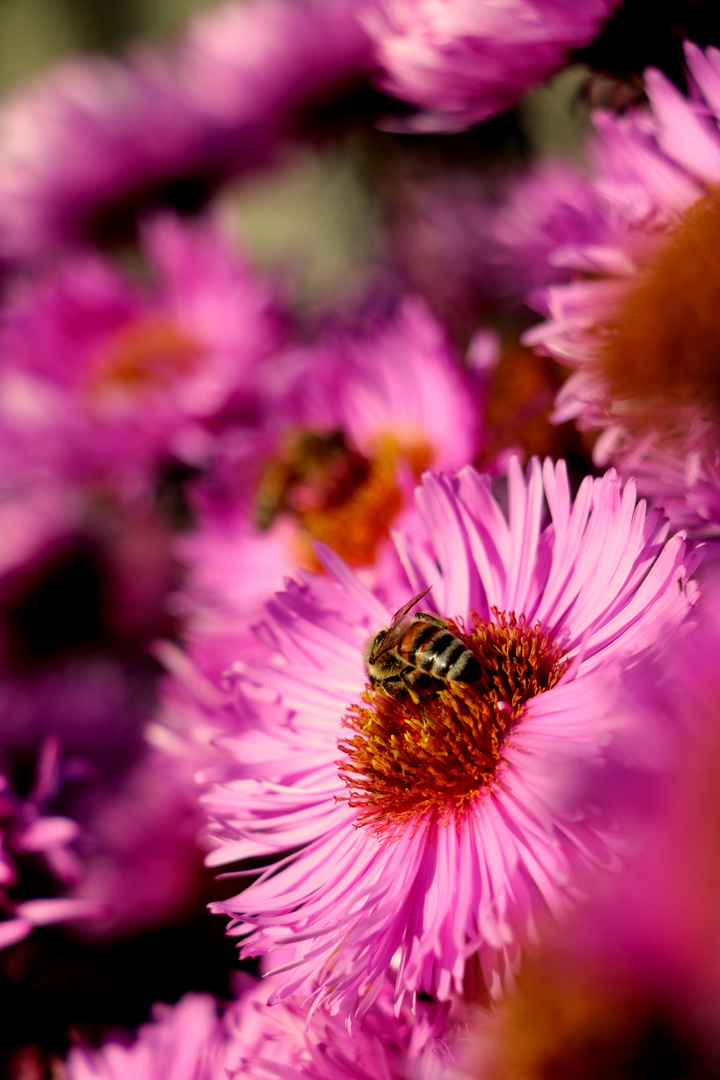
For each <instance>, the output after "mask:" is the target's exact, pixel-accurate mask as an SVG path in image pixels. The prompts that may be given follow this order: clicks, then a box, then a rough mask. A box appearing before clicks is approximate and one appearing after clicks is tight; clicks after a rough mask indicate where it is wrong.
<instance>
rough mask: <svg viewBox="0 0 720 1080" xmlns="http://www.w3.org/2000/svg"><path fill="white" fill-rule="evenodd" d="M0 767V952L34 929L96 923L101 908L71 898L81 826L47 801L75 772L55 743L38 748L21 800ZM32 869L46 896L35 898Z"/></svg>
mask: <svg viewBox="0 0 720 1080" xmlns="http://www.w3.org/2000/svg"><path fill="white" fill-rule="evenodd" d="M1 768H2V771H0V914H1V915H2V918H1V919H0V949H5V948H7V947H8V946H10V945H15V944H16V943H17V942H18V941H22V940H23V938H26V937H27V936H28V934H30V933H31V932H32V931H33V929H34V928H35V927H36V926H47V925H50V924H53V923H67V922H73V921H80V922H86V921H92V920H93V919H97V918H99V917H100V916H101V915H103V913H104V905H103V904H102V903H98V902H97V901H96V900H90V899H86V898H80V897H75V896H73V895H72V891H73V889H74V887H75V886H76V885H77V884H78V882H79V881H80V880H81V879H82V873H83V865H82V860H81V858H80V855H79V850H78V842H79V841H80V839H81V828H80V826H79V824H78V822H77V821H75V820H74V819H73V818H71V817H67V816H66V815H64V814H59V813H57V812H56V811H55V810H54V807H53V802H54V801H55V800H56V798H57V796H58V794H59V792H60V790H61V788H62V787H63V785H64V784H65V783H66V782H67V781H68V780H72V779H73V775H72V774H73V771H77V769H75V770H73V762H72V761H67V760H65V761H64V760H63V759H62V756H61V752H60V743H59V741H58V740H57V739H56V738H48V739H47V740H46V741H45V743H44V744H43V746H42V747H41V748H40V752H39V754H38V758H37V762H36V768H35V780H34V783H33V786H32V788H31V790H30V792H29V793H28V794H27V796H25V797H22V796H21V795H19V794H18V793H17V792H16V791H15V790H14V789H13V787H12V784H11V782H10V778H9V776H8V772H9V768H8V765H7V763H6V762H2V766H1ZM38 867H39V868H41V869H42V874H41V878H40V879H41V880H42V879H43V878H47V879H49V881H51V882H52V885H53V887H54V888H53V891H51V892H50V895H40V896H38V895H36V892H35V889H34V888H33V883H34V882H35V881H36V878H37V868H38ZM33 868H34V870H33Z"/></svg>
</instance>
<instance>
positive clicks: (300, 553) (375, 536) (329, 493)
mask: <svg viewBox="0 0 720 1080" xmlns="http://www.w3.org/2000/svg"><path fill="white" fill-rule="evenodd" d="M430 462H431V454H430V450H429V447H427V445H426V444H424V443H423V442H422V441H419V440H418V441H413V442H410V441H408V442H405V443H403V442H401V440H399V439H398V438H397V437H396V436H394V435H384V436H382V437H380V438H378V439H377V440H376V441H375V444H374V446H373V447H372V448H371V451H370V453H369V454H368V455H367V456H366V455H364V454H361V453H360V452H359V451H358V450H356V449H353V448H351V447H350V446H348V444H347V442H346V440H345V438H344V436H343V433H342V432H340V431H333V432H328V433H325V434H317V433H313V432H300V433H297V434H294V435H292V436H290V437H289V439H288V440H287V443H286V446H285V447H284V448H283V450H282V451H281V453H280V455H279V456H278V458H277V459H276V460H275V461H273V462H271V463H270V465H269V466H268V467H267V469H266V471H265V473H264V475H263V478H262V480H261V483H260V488H259V491H258V497H257V501H256V520H257V522H258V524H259V525H260V527H261V528H263V527H264V528H267V527H268V526H269V525H270V524H271V523H272V521H273V520H274V518H275V517H276V515H277V514H278V513H289V514H291V515H292V516H293V517H294V518H295V520H296V522H297V524H298V532H297V535H296V541H295V543H296V551H295V557H296V559H297V561H298V562H299V563H300V564H301V565H303V566H305V567H307V568H308V569H311V570H315V571H317V570H319V569H320V567H319V564H318V562H317V559H316V558H315V555H314V553H313V549H312V542H313V541H314V540H320V541H322V542H323V543H324V544H327V545H328V547H331V548H332V549H333V550H334V551H336V552H337V553H338V554H339V555H340V556H342V558H343V559H344V560H345V562H347V563H348V564H349V565H350V566H368V565H370V564H371V563H372V562H373V561H374V559H375V553H376V550H377V547H378V544H379V543H380V541H381V540H383V539H384V538H385V537H387V536H388V534H389V531H390V527H391V525H392V523H393V521H394V519H395V517H396V515H397V514H398V512H399V510H400V509H401V507H402V501H403V500H402V494H401V491H400V488H399V486H398V472H399V470H400V469H401V468H403V467H404V468H405V469H406V470H407V471H408V472H409V474H410V475H411V476H412V477H413V478H414V479H415V480H418V479H419V478H420V476H421V474H422V471H423V469H424V468H425V467H426V466H427V465H429V464H430Z"/></svg>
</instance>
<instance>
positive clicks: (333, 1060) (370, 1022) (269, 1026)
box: [225, 979, 450, 1080]
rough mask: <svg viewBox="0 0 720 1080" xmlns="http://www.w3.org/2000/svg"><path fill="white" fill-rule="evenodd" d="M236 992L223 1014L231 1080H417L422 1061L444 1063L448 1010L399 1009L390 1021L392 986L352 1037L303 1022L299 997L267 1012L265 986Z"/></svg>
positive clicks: (330, 1021) (314, 1019) (317, 1022)
mask: <svg viewBox="0 0 720 1080" xmlns="http://www.w3.org/2000/svg"><path fill="white" fill-rule="evenodd" d="M270 981H272V980H270ZM240 985H241V986H242V987H243V990H244V992H243V993H241V994H240V996H239V998H238V1000H237V1002H235V1003H234V1004H233V1005H231V1006H230V1008H229V1009H228V1011H227V1012H226V1014H225V1025H226V1028H227V1032H228V1042H227V1049H226V1054H225V1068H226V1069H227V1076H228V1078H229V1080H231V1078H235V1077H238V1078H239V1077H241V1076H249V1077H253V1078H255V1080H264V1078H266V1077H268V1076H276V1075H277V1073H278V1071H279V1070H280V1069H282V1072H283V1075H284V1076H286V1077H288V1078H294V1077H297V1078H298V1080H300V1078H301V1077H308V1076H309V1077H312V1078H313V1080H377V1077H379V1076H382V1077H387V1078H388V1080H390V1078H391V1080H401V1078H402V1080H405V1078H409V1077H414V1076H416V1075H417V1072H418V1067H419V1065H420V1062H421V1061H422V1060H423V1059H427V1060H428V1061H429V1062H432V1063H433V1064H434V1065H436V1066H437V1067H438V1069H440V1068H441V1067H442V1065H443V1064H445V1063H446V1062H447V1061H448V1060H449V1056H448V1054H447V1050H446V1047H445V1045H444V1037H445V1036H446V1034H447V1032H448V1030H450V1029H449V1026H448V1010H447V1008H445V1007H443V1006H437V1005H435V1004H429V1003H425V1002H418V1003H417V1004H416V1008H415V1009H414V1010H413V1011H411V1010H410V1009H409V1008H407V1007H404V1008H402V1009H401V1010H400V1012H399V1014H396V1012H395V1009H394V1007H393V994H392V987H391V985H390V984H387V983H386V984H385V986H384V987H383V989H382V991H381V993H380V995H379V996H378V998H377V1000H376V1001H375V1003H374V1005H373V1006H372V1008H371V1009H370V1010H369V1011H368V1013H367V1015H366V1016H365V1017H364V1018H363V1022H362V1024H359V1025H355V1026H354V1028H353V1030H352V1031H350V1032H349V1031H348V1029H347V1027H346V1025H345V1023H344V1022H343V1020H342V1018H341V1017H337V1016H335V1017H331V1016H329V1015H328V1013H326V1012H315V1013H313V1014H312V1015H310V1016H309V1015H308V1013H307V1011H306V1010H305V1008H304V1007H303V1005H302V1002H301V1001H300V1000H298V998H297V997H296V998H291V999H289V1000H287V1001H283V1002H280V1003H278V1004H276V1005H272V1006H270V1005H267V1004H266V999H267V994H268V987H267V985H266V984H265V982H262V983H258V982H256V981H255V980H253V981H251V980H249V979H248V980H247V981H246V984H245V983H242V984H240ZM423 1075H427V1072H425V1073H423Z"/></svg>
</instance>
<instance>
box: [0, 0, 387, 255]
mask: <svg viewBox="0 0 720 1080" xmlns="http://www.w3.org/2000/svg"><path fill="white" fill-rule="evenodd" d="M354 7H355V5H354V3H353V2H351V0H253V2H252V3H234V2H231V3H225V4H224V5H221V6H219V7H217V8H215V9H214V10H212V11H208V12H205V13H203V14H202V15H198V16H196V18H195V19H194V20H193V21H192V22H191V23H190V25H189V26H188V27H187V28H186V30H185V31H184V33H183V34H182V36H181V38H180V40H179V41H178V42H177V43H176V45H175V47H174V48H173V49H170V48H168V49H166V50H165V51H162V52H161V51H160V50H152V49H151V48H150V47H148V46H145V47H144V48H142V49H136V50H135V51H134V52H132V53H130V54H129V55H128V56H126V57H125V58H124V59H123V60H110V59H108V58H99V57H84V58H80V59H76V60H73V61H69V62H67V63H65V64H63V65H61V66H59V67H57V68H55V69H53V70H52V71H51V72H50V73H49V74H48V75H46V76H44V77H42V78H40V79H38V80H37V81H36V82H35V83H33V84H31V85H30V86H28V87H25V88H23V89H21V90H19V91H18V92H17V93H16V94H15V95H14V96H13V97H11V98H10V99H9V100H8V101H6V102H5V103H4V104H3V106H2V108H0V254H1V255H2V256H3V257H6V258H7V259H8V260H9V261H10V262H11V263H12V262H15V261H18V260H20V261H24V260H30V261H33V262H41V263H42V262H46V261H47V259H48V257H55V256H57V255H58V253H62V251H63V250H64V249H66V248H73V247H77V246H78V245H80V246H82V245H86V244H90V243H100V244H104V243H113V242H118V241H125V240H127V239H128V238H130V237H131V236H132V235H133V234H134V230H135V228H136V225H137V222H138V220H142V219H143V218H144V217H145V216H146V215H147V214H149V213H151V212H154V211H157V210H159V209H163V208H172V209H174V210H176V211H178V212H180V213H188V212H191V213H192V212H196V211H197V210H198V209H200V208H201V207H202V206H203V205H204V204H205V203H206V202H207V200H208V199H209V198H210V197H211V196H212V195H213V194H214V193H215V192H216V190H217V189H218V188H219V187H220V186H221V185H222V184H223V183H226V182H228V181H229V180H231V179H232V178H233V177H234V176H236V175H238V174H242V173H247V172H249V171H251V170H255V169H258V168H260V167H262V166H265V165H267V164H269V163H270V162H272V161H273V159H274V158H275V157H276V154H277V151H278V148H279V147H280V146H281V145H282V143H283V141H284V140H286V139H287V138H290V137H293V136H297V135H300V134H307V133H308V132H307V131H305V132H304V131H303V125H302V124H301V123H300V118H301V116H302V114H303V113H307V114H308V115H310V114H312V110H313V107H314V106H317V107H319V108H321V107H322V105H323V103H325V102H327V101H332V99H333V98H334V97H337V96H340V97H342V95H343V94H344V93H346V92H347V91H348V90H349V89H351V88H352V87H353V86H354V85H355V84H357V83H358V82H360V81H362V80H363V79H364V77H365V76H366V73H367V72H368V71H369V69H370V67H371V66H372V54H371V49H370V45H369V41H368V38H367V35H366V33H365V31H364V30H363V28H362V27H361V25H360V22H359V21H358V19H357V18H356V16H355V11H354ZM317 128H318V132H321V131H322V130H323V124H322V123H320V124H318V125H317Z"/></svg>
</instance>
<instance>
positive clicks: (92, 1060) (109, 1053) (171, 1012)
mask: <svg viewBox="0 0 720 1080" xmlns="http://www.w3.org/2000/svg"><path fill="white" fill-rule="evenodd" d="M154 1013H155V1015H154V1018H153V1020H151V1021H149V1022H148V1023H147V1024H143V1025H142V1027H140V1028H138V1031H137V1034H136V1037H135V1039H134V1040H130V1039H128V1040H127V1041H121V1040H120V1039H117V1038H116V1039H113V1040H111V1041H108V1042H106V1043H105V1045H104V1046H102V1047H100V1048H99V1049H97V1050H94V1049H92V1048H90V1047H87V1046H77V1047H75V1048H73V1049H72V1050H71V1051H70V1053H69V1054H68V1058H67V1061H66V1063H65V1070H66V1073H65V1075H66V1077H67V1080H225V1077H226V1075H227V1074H226V1073H225V1071H224V1069H223V1068H222V1059H223V1044H224V1030H223V1024H222V1020H221V1019H220V1018H219V1017H218V1007H217V1003H216V1002H215V1001H214V1000H213V998H211V997H210V996H209V995H207V994H186V995H185V997H183V998H181V1000H180V1001H179V1002H178V1003H177V1005H156V1006H155V1009H154Z"/></svg>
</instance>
